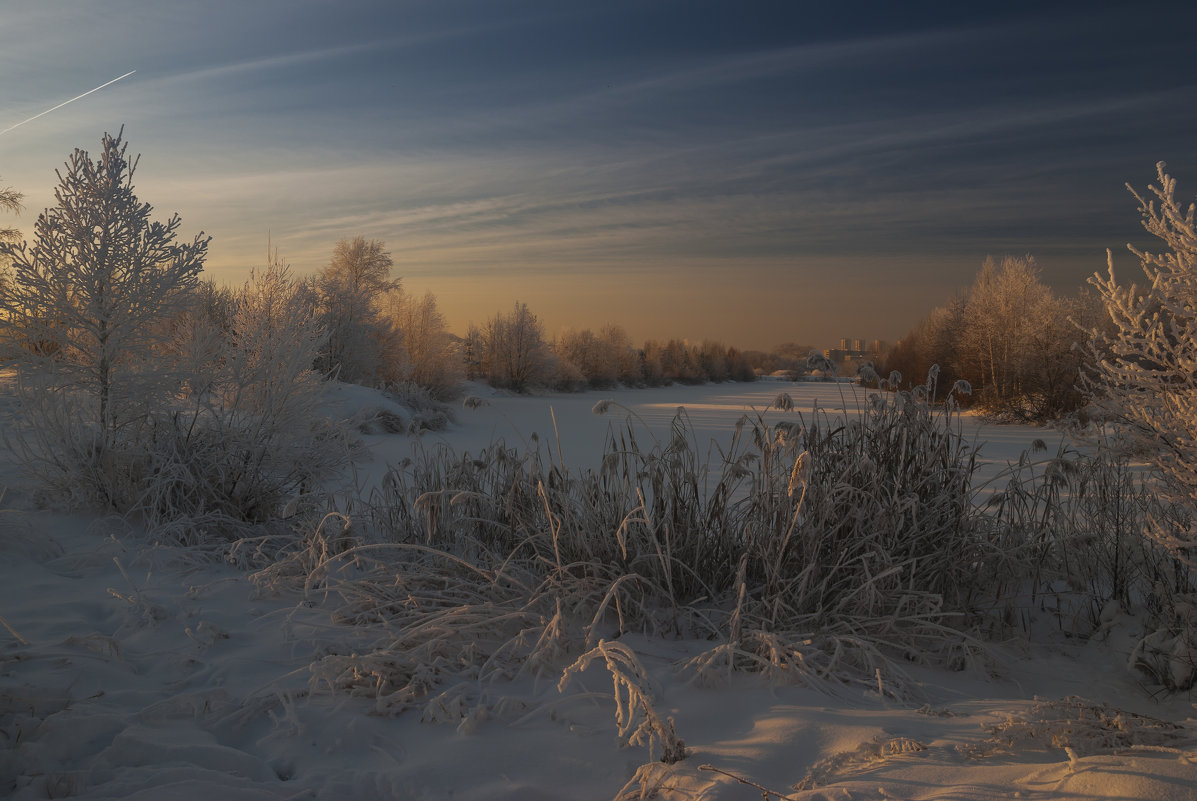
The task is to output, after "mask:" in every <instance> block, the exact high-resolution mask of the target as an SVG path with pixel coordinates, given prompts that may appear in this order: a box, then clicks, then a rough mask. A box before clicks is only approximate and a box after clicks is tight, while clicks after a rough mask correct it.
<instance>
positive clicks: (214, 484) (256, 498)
mask: <svg viewBox="0 0 1197 801" xmlns="http://www.w3.org/2000/svg"><path fill="white" fill-rule="evenodd" d="M228 319H229V330H228V331H227V332H221V331H216V330H213V328H212V326H211V324H210V323H209V322H208V321H207V320H205V319H204V318H203V317H197V318H196V319H194V320H193V321H192V324H191V325H190V326H185V327H184V328H183V330H182V331H181V332H180V335H179V341H178V343H177V346H178V355H179V357H180V360H181V363H182V364H184V365H186V366H187V367H188V373H187V375H188V380H187V381H186V383H185V384H184V386H183V389H182V392H181V393H180V395H179V398H178V400H177V402H176V404H175V408H174V409H173V410H172V411H171V412H170V414H169V415H166V414H163V415H159V416H157V417H156V418H155V426H154V431H153V434H154V437H153V442H154V445H155V449H154V454H153V455H154V458H155V459H156V460H157V462H156V464H155V465H154V471H155V476H154V478H153V480H152V482H151V486H150V488H149V489H150V490H151V492H150V495H149V497H148V498H147V501H146V503H145V504H143V506H145V507H146V510H147V511H150V512H152V514H154V515H155V516H156V517H164V516H168V515H170V514H176V515H177V514H188V515H196V514H205V513H206V514H219V515H225V516H228V517H231V518H234V519H237V520H245V521H260V520H264V519H266V518H269V517H271V516H272V515H274V514H277V512H278V510H279V508H280V507H281V505H282V504H283V503H285V502H286V501H287V500H288V499H289V498H291V497H292V496H294V495H296V494H298V493H303V492H307V491H312V490H314V489H315V488H316V482H318V481H319V480H321V479H323V478H327V477H328V476H329V475H330V474H331V473H333V472H334V471H335V470H336V469H337V468H338V467H340V466H341V465H342V464H344V463H345V461H346V460H347V458H348V455H349V452H348V441H347V440H346V435H345V432H343V431H342V430H341V429H340V428H339V427H337V426H336V425H334V424H332V423H331V422H329V421H327V420H325V419H324V418H323V417H322V416H321V415H320V414H319V408H318V407H319V403H320V400H321V398H322V395H323V388H324V384H323V381H322V378H321V376H320V375H319V374H317V373H316V372H315V371H313V370H312V364H313V361H314V359H315V357H316V354H317V353H318V352H319V349H320V347H321V346H322V344H323V342H324V333H323V331H322V330H321V328H320V326H319V322H318V319H317V318H316V316H315V315H314V314H313V308H312V306H311V299H310V296H309V295H308V294H307V293H305V292H303V291H302V287H301V286H300V285H299V284H298V283H297V282H296V281H295V280H293V279H292V278H291V277H290V274H289V270H288V268H287V267H286V265H285V264H283V263H282V262H281V261H279V260H278V259H277V258H275V259H274V260H273V261H272V263H271V264H270V265H269V266H268V267H267V268H266V269H264V270H256V271H254V272H253V273H252V274H251V277H250V280H249V281H248V282H247V283H246V284H245V286H244V287H242V288H241V289H240V290H238V291H236V292H235V293H233V295H232V308H231V310H230V311H229V313H228Z"/></svg>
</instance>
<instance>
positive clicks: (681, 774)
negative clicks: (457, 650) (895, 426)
mask: <svg viewBox="0 0 1197 801" xmlns="http://www.w3.org/2000/svg"><path fill="white" fill-rule="evenodd" d="M783 391H784V392H788V393H789V394H790V395H791V396H792V397H793V399H794V401H795V406H796V409H798V410H802V411H806V410H809V409H810V408H811V407H812V405H813V404H814V403H816V402H817V403H818V405H819V406H820V407H825V408H829V409H838V408H841V407H844V408H847V409H848V410H849V411H851V410H852V409H854V408H856V407H857V405H858V400H857V399H856V397H855V396H854V395H853V390H852V388H851V387H849V386H845V385H833V384H789V383H781V382H762V383H759V384H754V385H743V386H741V385H716V386H700V387H669V388H661V389H645V390H621V391H618V392H595V393H584V394H579V395H555V396H549V397H539V398H537V397H516V396H509V395H505V394H502V393H496V392H493V391H490V390H486V389H484V388H480V387H475V388H473V392H474V394H475V395H476V396H478V397H479V398H480V399H481V400H483V401H485V403H484V404H482V405H477V406H475V407H474V408H458V409H457V410H456V412H455V416H456V422H455V423H453V424H452V425H450V426H449V427H448V428H447V429H446V430H444V431H440V432H429V433H426V434H424V435H423V436H422V437H419V438H415V437H409V436H406V435H396V434H369V435H366V437H365V439H366V441H367V444H368V445H369V446H370V448H371V451H370V454H369V456H368V457H367V458H365V459H364V460H363V461H362V462H361V463H360V464H359V465H358V469H357V471H356V475H355V477H354V478H353V479H352V480H353V481H354V482H356V483H357V484H358V486H359V487H360V488H362V489H368V488H369V487H370V486H371V485H373V484H375V483H376V482H377V481H378V480H379V478H380V477H381V475H382V474H383V472H384V470H385V466H386V465H387V464H388V463H392V462H395V461H397V460H399V459H402V458H404V457H407V456H411V455H412V453H413V449H415V448H429V447H436V446H439V445H441V444H444V445H446V446H448V447H452V448H455V449H458V450H475V451H476V450H477V449H479V448H481V447H484V446H485V445H487V444H488V443H490V442H491V441H493V440H494V439H496V438H503V439H504V440H505V441H506V442H507V444H508V445H511V446H520V447H526V446H535V445H537V444H539V446H540V447H544V448H551V450H552V452H553V454H554V458H557V459H560V460H561V461H564V462H565V463H566V464H567V465H569V466H571V467H573V468H576V469H581V468H585V467H587V466H590V465H593V464H594V462H595V460H596V459H597V458H598V456H599V454H600V453H601V447H602V442H603V438H604V436H605V434H606V432H607V430H608V426H610V425H613V424H615V425H618V424H620V423H621V422H622V420H623V418H624V417H626V416H627V415H629V414H632V415H634V417H635V418H636V419H637V420H638V421H640V422H641V423H642V424H643V425H647V426H648V427H649V428H650V429H653V430H656V431H658V432H663V431H665V430H667V427H668V425H669V421H670V420H671V419H672V417H673V415H674V414H675V412H676V410H677V407H678V406H685V407H686V410H687V413H688V415H689V417H690V420H691V423H692V426H693V429H694V431H695V432H696V433H695V435H696V436H697V437H699V438H700V440H706V439H711V438H714V439H716V440H719V439H720V438H729V437H730V436H731V432H732V430H733V429H734V426H735V423H736V421H737V420H738V419H739V417H740V416H741V415H742V414H744V413H746V412H749V413H751V412H753V411H756V412H759V413H762V414H764V415H766V418H767V419H773V418H776V417H779V416H782V415H785V414H787V413H786V412H781V411H776V410H769V406H770V405H771V404H772V402H773V400H774V398H775V397H776V396H777V394H778V393H779V392H783ZM605 399H613V400H614V401H616V404H614V405H612V406H610V407H609V408H608V411H607V413H606V414H605V415H602V416H598V415H595V414H594V413H593V411H592V410H593V408H594V407H595V405H596V403H598V402H599V401H600V400H605ZM386 404H387V401H386V399H383V398H380V397H379V396H378V395H377V394H376V393H373V392H370V391H367V390H363V389H361V388H358V387H344V386H339V387H335V388H334V389H333V393H332V396H331V398H330V409H331V410H334V411H335V413H336V414H338V415H340V416H344V417H349V416H352V414H354V413H355V412H358V411H360V410H361V409H363V408H369V407H372V406H377V405H382V406H385V405H386ZM392 409H393V411H395V412H396V413H401V412H402V409H401V408H398V407H392ZM12 411H13V410H12V406H11V404H10V402H9V401H8V399H7V398H0V422H2V423H3V424H4V425H11V423H12V421H11V418H10V417H9V415H10V414H11V413H12ZM964 424H965V425H966V426H967V427H969V430H970V434H971V435H973V436H975V438H976V440H977V441H978V442H979V443H982V444H983V451H982V453H983V456H984V457H985V459H986V460H988V462H989V463H990V464H991V465H992V466H993V467H991V468H990V469H991V470H995V469H996V466H998V465H1002V464H1004V463H1005V462H1007V461H1008V460H1012V459H1017V457H1018V454H1019V453H1020V452H1021V451H1022V450H1023V449H1024V448H1026V447H1027V446H1028V445H1029V443H1030V442H1031V440H1033V439H1035V438H1042V439H1044V440H1045V441H1047V443H1048V445H1049V447H1054V443H1055V442H1058V441H1059V437H1058V435H1053V434H1052V433H1051V432H1050V431H1045V430H1043V429H1036V428H1030V427H1017V426H1004V427H996V426H986V425H982V424H980V423H979V422H978V421H976V420H975V419H971V418H966V420H965V423H964ZM0 486H2V487H6V488H7V492H6V494H5V495H4V497H3V501H2V504H0V571H2V573H0V617H2V618H3V627H2V628H0V740H2V741H3V747H2V749H0V792H4V793H11V796H12V797H13V798H20V799H32V798H66V797H77V798H88V799H101V798H113V799H117V798H120V799H141V800H142V801H151V800H152V801H163V800H169V799H188V800H190V799H235V800H237V801H251V800H252V801H257V800H258V799H301V798H322V799H323V798H327V799H374V798H378V799H522V800H528V801H536V800H537V799H610V798H613V797H615V796H616V795H617V794H619V793H620V791H621V790H624V789H625V788H626V789H628V790H631V789H637V790H639V789H641V788H644V792H645V797H650V795H651V793H652V792H653V788H656V792H657V793H658V795H659V797H661V798H677V799H704V800H709V801H714V800H715V799H727V800H728V801H730V800H731V799H752V798H760V797H762V795H763V797H765V798H769V799H777V798H782V797H785V798H794V799H799V798H801V799H895V798H898V799H970V800H976V801H981V800H988V799H999V798H1001V799H1006V798H1023V799H1093V798H1102V799H1121V800H1123V801H1126V800H1129V799H1195V798H1197V742H1195V740H1194V736H1193V731H1194V729H1195V728H1197V720H1194V718H1195V717H1197V712H1195V710H1194V706H1193V699H1192V698H1191V697H1189V696H1187V695H1184V694H1172V695H1167V694H1162V693H1161V692H1159V691H1158V690H1159V688H1152V687H1148V686H1145V685H1144V684H1143V681H1142V678H1141V677H1140V676H1138V675H1137V674H1135V673H1133V672H1131V671H1129V670H1128V669H1127V667H1126V660H1127V655H1128V653H1129V650H1130V648H1131V647H1132V645H1133V642H1132V638H1133V635H1134V632H1133V629H1132V626H1133V624H1132V622H1131V621H1129V620H1124V619H1121V618H1117V617H1112V618H1111V619H1110V621H1109V623H1108V625H1107V627H1106V628H1105V630H1104V631H1103V632H1102V636H1100V637H1095V638H1092V639H1089V640H1087V641H1080V640H1075V639H1068V638H1065V637H1063V636H1060V637H1058V638H1053V637H1050V636H1047V637H1044V638H1043V641H1042V642H1038V643H1037V644H1035V645H1028V644H1026V643H1007V644H1004V645H1002V644H995V645H994V647H993V654H994V661H993V663H992V664H991V665H990V666H989V669H988V670H987V671H984V672H982V671H980V670H973V671H964V672H947V671H937V670H931V669H924V668H911V675H912V676H913V677H914V678H915V679H916V680H917V683H918V687H917V688H916V689H917V690H918V694H919V695H920V697H918V698H916V699H913V700H911V701H910V702H899V701H897V700H895V699H894V698H893V697H892V696H891V694H889V693H887V692H886V689H885V687H884V686H881V687H878V688H869V689H864V690H861V689H849V688H845V687H839V688H834V687H831V688H822V689H812V688H806V687H800V686H792V685H785V684H781V685H776V684H774V685H771V684H769V683H767V682H766V681H764V680H763V679H761V678H760V677H757V676H751V675H739V676H734V677H733V678H732V680H731V682H730V683H729V684H727V685H726V686H719V687H703V686H694V685H691V684H688V683H686V682H685V681H683V680H681V679H679V678H678V675H677V674H676V672H675V669H674V665H675V664H676V663H677V662H678V661H679V659H682V658H684V657H687V656H690V655H692V654H693V653H694V649H695V647H696V644H695V643H689V642H685V641H667V640H661V639H647V638H642V637H638V636H628V637H625V638H622V640H621V642H622V643H624V644H625V645H628V646H629V647H631V648H633V649H634V650H635V652H636V654H637V655H638V656H639V658H640V661H641V662H642V663H643V665H644V666H645V668H646V669H647V671H648V674H649V681H648V682H647V684H648V686H649V690H650V691H651V693H652V697H653V703H654V705H655V707H656V709H657V712H658V713H660V714H661V715H662V716H671V717H672V718H673V719H674V722H675V725H676V732H677V734H678V736H680V737H681V738H682V739H684V740H685V742H686V745H687V747H688V749H689V756H688V757H687V758H686V759H685V760H683V761H681V762H678V763H676V764H674V765H665V764H663V763H660V762H653V761H652V760H651V758H650V756H649V753H648V751H647V749H645V748H643V747H640V746H621V745H620V743H619V740H618V737H617V732H616V724H615V714H616V706H615V700H614V697H613V694H612V685H611V680H610V677H609V675H608V674H606V673H604V672H603V671H601V670H595V671H589V672H586V673H583V674H582V675H581V676H580V677H578V678H577V679H576V680H575V681H573V682H572V683H571V684H570V685H569V686H568V687H566V688H565V690H564V691H563V692H562V691H559V689H558V687H557V684H556V682H555V681H551V680H545V679H543V678H541V679H535V678H530V677H522V678H515V679H512V680H511V681H510V682H509V683H507V684H495V683H491V684H489V685H488V686H487V687H486V688H485V689H484V690H482V691H481V692H483V694H484V695H485V696H486V701H487V703H485V704H478V705H477V708H476V711H474V712H468V711H467V714H465V715H464V719H463V715H462V714H461V712H460V710H459V709H458V708H457V707H455V706H454V704H455V703H457V701H455V700H454V697H453V696H452V695H451V694H446V695H445V696H443V698H442V701H443V704H442V706H443V710H442V711H443V714H441V713H439V712H438V708H437V706H436V704H433V703H430V704H428V705H427V706H426V707H425V711H424V713H423V715H422V716H421V715H420V714H418V713H413V712H411V711H409V712H406V713H403V714H401V715H399V716H397V717H383V716H377V715H372V714H370V711H371V709H372V705H371V703H370V702H369V701H368V700H364V699H359V698H354V697H349V696H345V695H339V694H333V693H323V694H322V693H311V692H310V689H311V686H310V683H309V679H310V677H311V670H310V665H312V663H313V661H314V660H315V659H317V658H318V657H319V656H321V655H322V654H323V653H325V651H326V648H327V646H328V643H330V642H333V641H335V640H336V639H337V638H338V637H340V636H341V635H340V633H339V630H340V629H341V628H343V627H340V626H338V625H337V624H336V623H335V622H334V621H333V620H331V619H330V615H329V613H328V612H327V611H326V610H324V609H323V608H322V607H321V605H320V604H319V603H313V602H312V601H311V599H310V598H308V599H306V600H305V599H303V598H300V597H291V596H287V595H285V594H284V595H283V596H281V597H276V596H274V595H271V594H268V593H264V592H261V591H259V589H258V588H257V587H256V586H255V585H254V584H253V583H252V582H251V581H250V579H249V576H248V574H247V572H245V571H244V570H242V569H239V568H237V567H235V566H233V565H227V564H222V563H213V562H212V561H210V560H203V559H198V558H196V556H195V555H194V554H192V553H189V552H188V551H187V550H185V549H172V548H168V547H158V548H148V547H146V545H145V544H144V541H143V540H141V539H140V538H139V536H138V534H137V532H135V531H133V530H131V529H130V528H129V527H128V526H127V525H126V524H124V523H122V522H121V521H117V520H106V519H102V518H98V517H94V516H87V515H83V514H78V513H68V512H66V511H63V510H58V509H54V508H48V509H39V508H37V505H36V504H35V502H34V487H32V486H31V485H30V484H29V483H28V480H27V477H26V476H25V475H23V473H22V471H21V469H20V467H19V466H18V465H17V464H15V463H14V462H13V460H12V457H11V455H9V454H7V453H4V454H3V455H0ZM49 505H50V506H51V507H52V504H49ZM1074 696H1075V697H1074ZM1036 699H1039V700H1036ZM1065 699H1071V700H1065ZM1080 699H1084V700H1080ZM421 717H423V718H424V720H422V719H421ZM438 719H439V720H444V721H449V722H437V720H438ZM1061 735H1067V736H1068V737H1069V740H1070V742H1072V743H1074V744H1076V745H1075V746H1074V747H1073V748H1072V749H1071V751H1069V750H1065V749H1063V748H1060V747H1057V746H1055V745H1054V744H1053V737H1054V736H1055V737H1058V736H1061ZM804 780H805V782H806V783H805V784H803V782H804ZM629 797H632V796H629Z"/></svg>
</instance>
